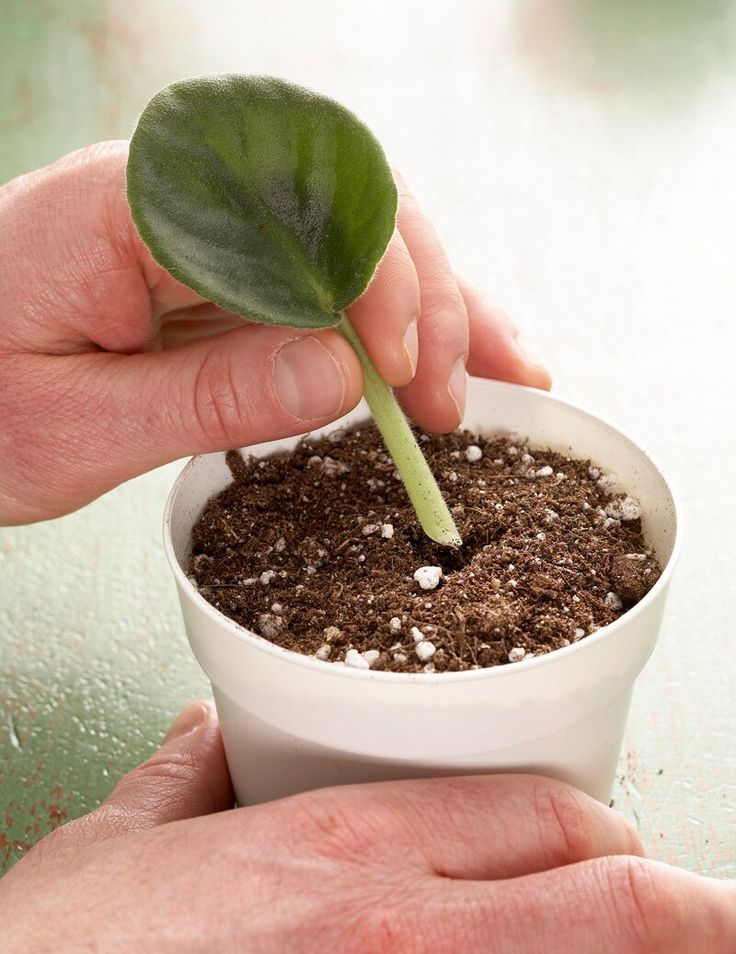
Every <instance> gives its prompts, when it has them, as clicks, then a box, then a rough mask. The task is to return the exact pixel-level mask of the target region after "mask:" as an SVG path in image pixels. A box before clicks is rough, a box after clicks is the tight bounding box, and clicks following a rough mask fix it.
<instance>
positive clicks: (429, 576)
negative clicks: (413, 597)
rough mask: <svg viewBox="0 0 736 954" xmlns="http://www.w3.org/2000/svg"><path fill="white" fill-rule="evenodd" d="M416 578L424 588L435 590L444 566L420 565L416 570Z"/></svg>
mask: <svg viewBox="0 0 736 954" xmlns="http://www.w3.org/2000/svg"><path fill="white" fill-rule="evenodd" d="M414 579H415V580H416V581H417V583H418V584H419V585H420V586H421V588H422V589H423V590H435V589H437V587H438V586H439V582H440V580H441V579H442V567H439V566H420V567H419V569H418V570H415V571H414Z"/></svg>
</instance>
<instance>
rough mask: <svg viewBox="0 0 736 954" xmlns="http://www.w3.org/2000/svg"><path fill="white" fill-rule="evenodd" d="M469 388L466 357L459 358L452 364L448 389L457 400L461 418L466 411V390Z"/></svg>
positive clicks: (454, 399)
mask: <svg viewBox="0 0 736 954" xmlns="http://www.w3.org/2000/svg"><path fill="white" fill-rule="evenodd" d="M467 388H468V375H467V372H466V370H465V358H459V359H458V360H457V361H456V362H455V364H454V365H453V366H452V371H450V376H449V378H448V379H447V390H448V391H449V393H450V397H451V398H452V400H453V401H454V402H455V407H456V408H457V413H458V417H459V418H460V420H462V418H463V414H464V413H465V392H466V391H467Z"/></svg>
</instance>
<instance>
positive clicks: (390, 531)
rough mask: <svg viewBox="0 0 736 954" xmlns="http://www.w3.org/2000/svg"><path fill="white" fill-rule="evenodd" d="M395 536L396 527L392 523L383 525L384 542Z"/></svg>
mask: <svg viewBox="0 0 736 954" xmlns="http://www.w3.org/2000/svg"><path fill="white" fill-rule="evenodd" d="M393 535H394V527H393V524H391V523H382V524H381V536H382V537H383V539H384V540H390V539H391V538H392V537H393Z"/></svg>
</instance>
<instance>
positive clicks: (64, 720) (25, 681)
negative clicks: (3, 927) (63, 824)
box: [0, 0, 736, 877]
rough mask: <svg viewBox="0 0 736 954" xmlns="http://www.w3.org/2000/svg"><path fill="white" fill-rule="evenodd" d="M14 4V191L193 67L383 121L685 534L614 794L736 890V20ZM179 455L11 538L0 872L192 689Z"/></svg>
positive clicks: (576, 3) (439, 7) (6, 31)
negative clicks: (167, 530) (178, 520)
mask: <svg viewBox="0 0 736 954" xmlns="http://www.w3.org/2000/svg"><path fill="white" fill-rule="evenodd" d="M0 17H1V18H2V22H1V23H0V71H1V72H0V84H1V86H0V181H5V180H7V179H9V178H11V177H13V176H15V175H18V174H21V173H23V172H24V171H26V170H29V169H32V168H36V167H38V166H39V165H42V164H44V163H47V162H50V161H52V160H53V159H54V158H56V157H57V156H59V155H61V154H63V153H64V152H66V151H69V150H72V149H75V148H78V147H81V146H83V145H85V144H86V143H90V142H93V141H95V140H99V139H105V138H114V137H127V136H128V135H129V134H130V132H131V131H132V128H133V126H134V123H135V119H136V117H137V115H138V113H139V111H140V110H141V109H142V107H143V105H144V104H145V102H146V100H147V99H148V97H149V96H150V95H151V94H152V93H153V92H154V91H155V90H156V89H157V88H160V87H161V86H163V85H165V84H166V83H169V82H171V81H173V80H175V79H179V78H181V77H183V76H188V75H193V74H196V73H199V72H205V71H209V72H223V71H228V70H232V71H240V72H254V73H272V74H276V75H281V76H284V77H286V78H287V79H291V80H293V81H296V82H301V83H304V84H306V85H311V86H313V87H315V88H317V89H319V90H320V91H322V92H326V93H328V94H330V95H332V96H334V97H335V98H337V99H339V100H341V101H343V102H344V103H345V104H346V105H348V106H349V107H350V108H352V109H354V110H355V111H356V112H357V113H358V114H359V115H360V116H361V117H362V118H363V119H364V120H365V121H366V122H367V123H368V124H369V126H371V128H372V129H373V130H374V131H375V132H376V134H377V135H378V137H379V139H380V140H381V142H382V143H383V144H384V147H385V148H386V151H387V153H388V155H389V158H390V160H391V161H392V162H393V163H394V164H395V165H397V166H398V167H399V168H401V170H402V171H403V174H404V176H405V178H407V180H408V181H409V182H410V183H412V185H413V186H414V188H415V190H416V192H417V193H418V195H419V198H420V200H421V201H422V203H423V205H424V206H425V208H426V210H427V211H428V212H429V214H430V215H431V216H432V218H433V220H434V221H435V222H436V223H437V226H438V228H439V230H440V233H441V235H442V237H443V239H444V241H445V244H446V246H447V248H448V251H449V253H450V255H451V257H452V259H453V261H454V263H455V264H456V265H457V267H458V268H460V269H462V270H463V271H464V272H465V273H466V274H468V275H469V276H470V277H471V278H472V279H473V280H475V281H476V283H478V284H479V285H481V286H483V287H485V288H487V289H488V290H489V291H491V292H492V293H493V294H494V296H495V297H496V298H497V299H498V300H500V301H501V302H503V303H504V305H505V306H506V307H507V310H508V311H509V312H510V314H511V315H512V316H513V318H514V320H515V321H517V322H518V323H519V324H520V325H521V326H522V327H523V328H524V329H525V331H526V330H528V331H531V332H533V333H534V335H535V336H536V338H537V339H538V341H539V342H540V343H541V347H542V350H543V351H544V353H545V355H546V357H547V360H548V363H549V364H550V366H551V367H552V369H553V371H554V374H555V378H556V389H557V390H558V391H559V392H561V393H563V394H565V395H567V396H570V397H571V398H573V399H575V400H577V401H579V402H582V403H584V404H587V405H589V406H590V407H592V408H593V409H595V410H597V411H598V412H600V413H602V414H604V415H605V416H607V417H609V418H611V419H612V420H613V421H615V422H616V423H618V424H619V425H621V426H623V427H624V428H625V429H628V430H630V431H631V432H632V433H633V434H635V435H636V436H638V438H639V439H640V440H641V441H642V442H643V443H644V444H645V446H647V447H649V448H650V449H651V450H652V452H653V454H654V455H655V456H656V457H657V458H658V459H659V460H660V461H661V462H662V463H663V465H664V466H665V468H666V470H667V472H668V473H669V474H670V475H671V477H672V478H673V480H674V483H675V484H676V486H677V487H678V488H679V490H680V492H681V496H682V499H683V503H684V506H685V512H686V517H687V540H686V547H685V552H684V555H683V560H682V564H681V566H680V570H679V573H678V575H677V576H676V578H675V583H674V588H673V592H672V596H671V600H670V606H669V610H668V614H667V617H666V620H665V626H664V631H663V635H662V640H661V642H660V645H659V647H658V649H657V652H656V654H655V657H654V659H653V661H652V663H650V665H649V667H648V668H647V670H646V672H645V673H644V675H643V676H642V678H641V680H640V682H639V684H638V688H637V693H636V696H635V700H634V705H633V708H632V717H631V720H630V724H629V730H628V733H627V738H626V742H625V748H624V752H623V755H622V761H621V771H620V773H619V779H618V781H617V785H616V791H615V793H614V797H615V803H616V807H617V808H619V809H620V810H622V811H623V812H624V813H626V814H627V815H628V816H629V817H630V818H632V819H633V820H634V821H635V823H636V824H637V825H638V826H639V828H640V831H641V833H642V836H643V837H644V840H645V842H646V844H647V847H648V848H649V850H650V851H651V852H652V854H654V855H655V856H657V857H660V858H663V859H665V860H669V861H672V862H675V863H679V864H683V865H686V866H688V867H691V868H693V869H695V870H699V871H702V872H705V873H710V874H713V875H717V876H724V877H725V876H731V877H733V876H736V834H735V832H736V747H735V746H734V732H735V730H736V694H734V692H733V689H732V686H733V680H734V674H736V660H735V659H734V646H735V645H736V641H735V639H734V636H735V634H734V629H735V627H734V621H733V612H732V606H733V604H734V596H736V589H735V586H734V579H736V545H735V544H734V537H733V529H732V527H733V512H734V506H735V505H736V491H735V490H734V487H735V486H736V483H735V482H734V476H733V475H734V474H735V473H736V445H735V443H734V441H733V437H732V434H733V422H734V410H735V404H736V402H735V400H734V394H733V384H732V381H733V355H734V353H736V322H735V321H734V302H736V277H735V276H736V269H734V266H733V263H734V259H735V257H736V248H735V247H734V245H735V241H734V225H733V224H734V222H736V188H735V187H734V174H733V170H734V169H736V125H735V124H734V122H733V119H734V116H735V115H736V64H735V61H734V50H735V49H736V18H735V15H734V6H733V4H732V3H729V2H718V0H699V2H698V0H693V2H685V0H668V2H665V0H659V2H651V0H650V2H647V0H625V2H623V0H622V2H617V3H611V2H610V0H600V2H594V0H515V2H511V0H508V2H506V0H499V2H497V3H493V4H488V3H486V2H483V0H453V2H446V3H445V2H434V3H433V2H426V0H424V2H422V3H419V2H406V3H404V4H400V5H394V4H391V5H389V4H388V3H386V4H383V3H376V4H373V5H372V6H371V7H370V8H369V9H368V8H367V7H366V5H365V4H363V3H359V2H357V0H343V2H338V0H328V2H324V3H321V4H304V3H301V2H298V0H290V2H273V0H268V2H265V0H263V2H260V0H259V2H239V0H210V2H208V3H199V2H194V0H181V2H174V0H149V2H141V0H128V2H125V3H123V2H111V0H103V2H99V3H96V2H92V0H66V2H51V0H36V2H33V3H28V2H21V0H10V2H8V0H5V2H4V3H3V4H2V8H1V13H0ZM0 307H1V304H0ZM1 415H2V410H1V409H0V419H1ZM177 469H178V465H170V466H168V467H165V468H163V469H161V470H159V471H157V472H155V473H153V474H149V475H147V476H145V477H142V478H139V479H137V480H135V481H132V482H131V483H129V484H127V485H125V486H123V487H121V488H119V489H118V490H117V491H115V492H113V493H111V494H108V495H107V496H106V497H105V498H103V499H101V500H99V501H97V502H95V503H93V504H92V505H91V506H89V507H87V508H86V509H85V510H83V511H81V512H80V513H77V514H74V515H72V516H69V517H65V518H64V519H62V520H59V521H56V522H53V523H49V524H45V525H39V526H33V527H24V528H16V529H9V530H4V531H0V864H2V866H3V867H6V866H8V865H9V864H11V863H12V861H13V860H15V859H16V858H18V857H19V856H20V855H21V854H22V853H23V851H24V850H26V848H27V847H28V846H29V845H30V844H32V843H33V841H34V840H36V839H37V838H38V837H39V836H40V835H42V834H43V833H45V832H46V831H48V830H49V829H50V828H51V827H53V826H54V825H55V824H58V823H59V821H62V820H63V819H65V818H69V817H73V816H75V815H78V814H80V813H82V812H84V811H86V810H88V809H90V808H92V807H93V806H94V805H96V804H97V803H98V801H99V800H100V799H101V798H102V797H104V795H105V794H106V793H107V792H108V791H109V789H110V787H111V785H112V784H113V781H114V780H115V779H116V778H117V777H119V776H120V774H121V773H123V772H124V771H126V770H127V769H128V768H130V767H131V766H133V765H134V764H135V763H136V762H138V761H139V760H141V759H142V758H144V757H145V756H146V755H147V754H148V753H149V752H150V751H151V749H152V748H153V747H154V746H155V745H156V744H157V742H158V740H159V739H160V738H161V735H162V733H163V731H164V729H165V726H166V725H167V723H168V721H169V720H170V719H171V718H172V717H173V716H174V714H175V713H176V711H177V710H178V709H179V708H180V707H181V706H182V705H183V704H184V703H185V702H186V701H188V700H189V699H191V698H194V697H196V696H199V695H202V694H205V693H206V692H207V689H208V687H207V683H206V681H205V679H204V677H203V676H202V674H201V673H200V672H199V670H198V668H197V666H196V664H195V663H194V661H193V659H192V658H191V656H190V654H189V650H188V648H187V646H186V641H185V638H184V635H183V628H182V625H181V622H180V617H179V611H178V606H177V603H176V597H175V594H174V588H173V583H172V581H171V580H170V576H169V572H168V569H167V567H166V564H165V561H164V556H163V551H162V547H161V542H160V521H161V512H162V508H163V504H164V500H165V497H166V493H167V491H168V488H169V486H170V484H171V482H172V480H173V477H174V475H175V474H176V472H177ZM729 528H730V529H729Z"/></svg>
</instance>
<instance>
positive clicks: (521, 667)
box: [163, 379, 682, 684]
mask: <svg viewBox="0 0 736 954" xmlns="http://www.w3.org/2000/svg"><path fill="white" fill-rule="evenodd" d="M474 380H477V381H482V382H483V383H484V385H487V386H488V387H490V388H491V389H492V388H494V387H495V388H498V389H502V390H507V391H511V392H514V391H516V392H519V393H523V392H531V393H533V394H534V395H535V397H536V398H537V399H540V400H543V401H549V402H552V403H555V404H559V405H563V406H565V407H568V408H570V409H572V410H575V411H578V412H580V413H582V414H585V415H587V416H588V417H589V418H592V419H593V420H595V421H596V422H598V423H600V424H602V425H604V426H605V427H608V428H610V429H611V430H612V431H614V432H616V433H617V434H619V435H620V436H622V437H623V438H625V439H626V440H628V441H629V443H630V444H632V445H633V447H635V448H636V450H637V451H638V452H639V454H641V455H642V457H643V458H644V459H645V460H646V461H647V463H648V464H649V465H650V467H651V468H652V469H653V470H655V471H656V472H657V473H658V474H659V476H660V477H661V479H662V481H663V482H664V484H665V485H666V487H667V489H668V491H669V493H670V496H671V498H672V504H673V510H674V519H675V538H674V542H673V545H672V552H671V553H670V556H669V558H668V559H667V562H666V564H665V565H664V566H663V567H662V573H661V575H660V577H659V579H658V580H657V582H656V583H655V584H654V586H653V587H652V588H651V590H650V591H649V592H648V593H647V594H646V596H645V597H644V598H643V599H642V600H640V601H639V602H638V603H637V604H636V605H635V606H633V607H632V608H631V609H629V610H627V611H626V612H625V613H624V614H623V615H622V616H620V617H619V618H618V619H617V620H614V622H613V623H609V624H608V625H607V626H602V627H601V628H600V629H598V630H597V631H596V632H595V633H592V634H591V635H589V636H586V637H585V638H584V639H581V640H580V641H579V642H577V643H571V644H570V645H569V646H563V647H562V648H561V649H555V650H553V651H552V652H549V653H546V654H545V655H543V656H534V657H533V658H532V659H523V660H521V661H520V662H516V663H511V664H509V665H503V666H489V667H486V668H483V669H469V670H465V671H463V672H440V673H424V672H418V673H416V672H412V673H400V672H385V671H382V670H370V669H368V670H366V669H354V668H352V667H350V666H344V665H343V666H337V665H335V663H331V662H326V661H323V660H321V659H316V658H315V657H314V656H307V655H304V654H303V653H297V652H294V651H293V650H291V649H285V648H284V647H282V646H277V645H276V644H275V643H272V642H270V641H269V640H267V639H265V638H264V637H263V636H259V635H258V634H257V633H254V632H253V631H252V630H249V629H247V628H246V627H245V626H241V625H240V623H236V622H235V621H234V620H232V619H230V617H229V616H226V615H225V614H224V613H222V612H221V611H220V610H218V609H216V608H215V607H214V606H213V605H212V604H211V603H210V602H208V601H207V600H206V599H205V598H204V596H202V594H201V593H200V592H199V590H198V589H197V587H196V586H195V585H194V584H193V583H192V582H191V580H190V579H189V577H188V576H187V574H186V573H185V572H184V569H183V567H182V566H181V564H180V563H179V560H178V558H177V556H176V554H175V552H174V546H173V543H172V539H171V522H172V513H173V510H174V507H175V506H176V503H177V498H178V495H179V490H180V488H181V486H182V485H183V484H184V482H185V481H186V480H187V478H188V476H189V472H190V470H191V469H192V467H193V466H194V464H195V463H196V461H197V460H199V459H200V458H201V457H206V456H208V455H205V454H200V455H196V456H195V457H192V458H191V459H190V460H189V461H187V463H186V464H185V466H184V468H183V470H182V471H181V473H180V474H179V476H178V477H177V479H176V481H175V483H174V485H173V487H172V488H171V491H170V493H169V496H168V498H167V501H166V507H165V510H164V521H163V531H164V550H165V552H166V558H167V560H168V562H169V566H170V567H171V570H172V572H173V574H174V577H175V579H176V582H177V584H178V585H179V586H180V587H181V588H182V589H183V590H184V591H185V592H186V593H187V594H188V596H189V597H190V598H192V599H193V600H194V601H195V604H196V605H197V606H198V607H199V608H200V609H201V610H202V611H203V612H204V613H205V615H207V616H209V617H210V619H211V620H212V621H213V622H214V623H215V624H216V625H217V626H219V627H220V628H222V629H224V630H225V631H226V632H227V633H228V634H229V635H230V636H232V637H235V638H236V639H237V640H239V641H241V642H244V643H247V644H250V645H251V646H252V647H253V648H255V649H258V650H260V651H261V652H264V653H267V654H269V655H271V656H273V657H275V658H276V659H280V660H281V661H283V662H284V663H287V664H290V665H294V666H303V667H305V668H307V669H311V670H316V671H317V672H322V673H323V674H327V673H331V674H332V675H333V676H334V678H336V679H360V680H378V681H389V682H392V683H396V682H399V683H401V682H403V683H406V684H412V683H416V682H421V683H425V684H427V683H441V684H447V683H450V682H457V681H467V680H478V679H500V678H506V679H508V678H512V677H513V674H514V673H521V672H528V671H529V670H530V669H531V668H533V667H541V666H551V665H563V664H564V660H565V659H567V658H571V657H572V656H573V655H574V654H576V653H584V652H588V651H590V650H592V649H593V647H594V645H596V644H597V643H599V642H601V641H602V640H604V639H612V638H615V635H616V633H617V631H618V630H619V628H620V627H621V626H624V625H627V624H628V623H629V622H630V620H631V619H632V618H633V617H634V616H636V615H638V614H640V613H642V612H644V611H645V610H646V609H647V607H648V606H649V604H650V603H652V602H653V601H654V600H655V599H657V597H658V596H659V594H660V592H661V591H662V590H663V589H664V588H665V587H666V586H667V585H668V583H669V580H670V577H671V576H672V573H673V571H674V568H675V566H676V564H677V560H678V557H679V554H680V550H681V547H682V508H681V504H680V501H679V498H678V495H677V493H676V492H675V491H674V490H673V488H672V485H671V483H670V481H669V479H668V478H667V477H666V476H665V474H664V472H663V471H662V468H661V467H660V466H659V465H658V464H657V462H656V461H655V460H654V459H653V458H652V457H651V455H650V454H649V453H648V452H647V451H645V450H644V449H643V448H642V446H641V445H640V444H639V442H638V441H637V440H635V439H634V438H633V437H632V436H631V435H630V434H629V433H628V432H627V431H625V430H622V429H621V428H619V427H617V426H615V425H613V424H611V423H610V422H609V421H607V420H606V419H605V418H604V417H601V416H600V415H599V414H596V413H594V412H592V411H590V410H588V409H587V408H586V407H583V406H582V405H580V404H578V403H577V402H574V401H569V400H566V399H564V398H560V397H557V396H556V395H552V394H549V393H548V392H545V391H539V390H537V389H535V388H528V387H524V386H522V385H518V384H510V383H508V382H505V381H495V380H490V379H474ZM339 423H340V422H339V420H338V421H335V422H334V424H333V426H339ZM307 433H308V432H307ZM244 449H245V450H247V449H248V448H244ZM215 453H224V451H223V452H215ZM573 453H574V451H573Z"/></svg>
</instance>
